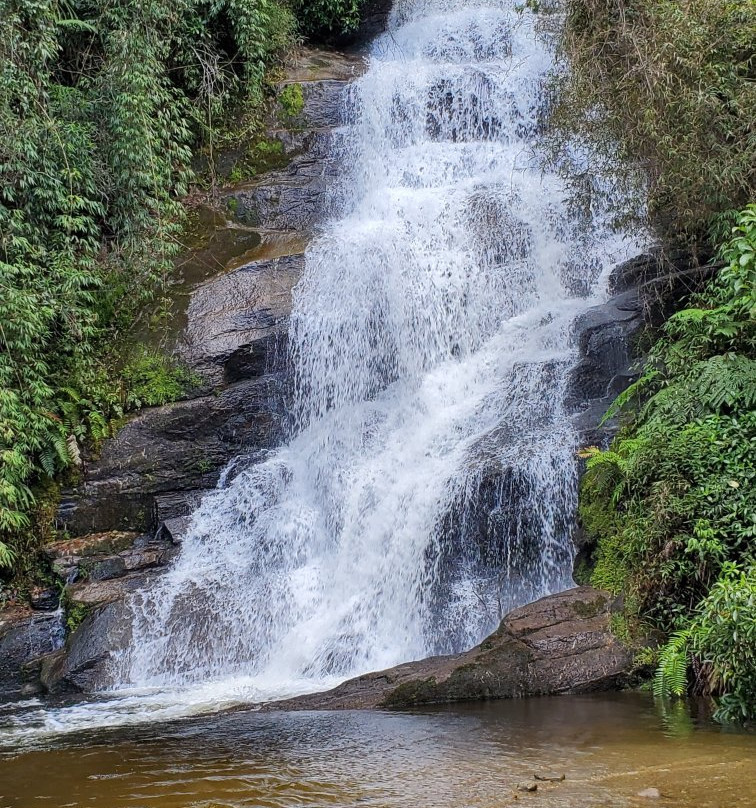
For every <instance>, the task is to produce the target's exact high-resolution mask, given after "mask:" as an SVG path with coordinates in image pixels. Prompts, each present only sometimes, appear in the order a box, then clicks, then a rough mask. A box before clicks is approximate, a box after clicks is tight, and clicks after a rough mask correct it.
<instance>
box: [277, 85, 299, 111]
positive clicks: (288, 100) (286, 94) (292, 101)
mask: <svg viewBox="0 0 756 808" xmlns="http://www.w3.org/2000/svg"><path fill="white" fill-rule="evenodd" d="M278 103H279V104H280V105H281V108H282V109H283V112H284V115H285V116H286V117H287V118H296V116H297V115H299V114H300V113H301V112H302V110H303V109H304V94H303V93H302V85H301V84H287V85H286V86H285V87H284V88H283V90H281V92H280V93H279V95H278Z"/></svg>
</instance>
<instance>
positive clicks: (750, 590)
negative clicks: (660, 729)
mask: <svg viewBox="0 0 756 808" xmlns="http://www.w3.org/2000/svg"><path fill="white" fill-rule="evenodd" d="M691 667H695V668H696V669H697V682H696V684H697V685H698V689H699V691H700V692H705V693H710V694H712V695H715V696H716V695H718V694H722V695H721V696H720V698H719V699H718V705H717V711H716V713H715V717H716V718H718V719H719V720H721V721H748V720H753V719H756V567H754V566H751V567H749V568H748V569H746V570H743V569H741V568H739V567H738V566H737V565H736V564H732V563H727V564H725V565H724V566H723V569H722V573H721V575H720V577H719V579H718V580H717V581H716V583H715V584H714V585H713V586H712V588H711V590H710V592H709V594H708V595H707V596H706V597H705V598H704V599H703V600H702V602H701V604H700V605H699V607H698V609H697V612H696V614H695V615H694V617H693V619H692V620H691V622H690V624H689V625H688V627H687V628H685V629H682V630H680V631H678V632H676V633H675V634H674V636H673V637H672V638H671V639H670V641H669V642H668V643H667V645H665V647H664V648H663V649H662V651H661V654H660V659H659V667H658V669H657V672H656V678H655V680H654V694H655V695H656V697H657V698H667V697H669V696H682V695H683V694H684V693H685V691H686V689H687V671H688V669H689V668H691Z"/></svg>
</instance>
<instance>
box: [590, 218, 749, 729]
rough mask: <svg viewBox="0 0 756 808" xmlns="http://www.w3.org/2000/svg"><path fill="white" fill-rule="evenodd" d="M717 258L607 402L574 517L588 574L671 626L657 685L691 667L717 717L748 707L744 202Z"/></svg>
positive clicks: (680, 684) (672, 686) (679, 684)
mask: <svg viewBox="0 0 756 808" xmlns="http://www.w3.org/2000/svg"><path fill="white" fill-rule="evenodd" d="M720 255H721V258H722V259H723V261H724V262H725V264H726V265H725V267H724V268H723V269H722V270H721V271H720V272H719V274H718V276H717V277H716V279H715V280H714V281H712V282H711V284H710V285H709V287H708V288H707V290H706V291H705V292H703V293H702V294H700V295H698V296H697V297H696V298H695V299H694V300H693V301H691V303H692V305H691V306H689V307H688V308H686V309H683V310H681V311H679V312H677V313H676V314H674V315H673V316H672V317H671V318H670V319H669V320H668V321H667V323H666V324H665V326H664V334H663V336H662V338H661V339H660V340H659V341H658V342H657V343H656V344H655V346H654V347H653V348H652V350H651V352H650V355H649V358H648V360H647V363H646V366H645V369H644V371H643V373H642V375H641V377H640V378H639V380H638V381H637V382H636V383H635V384H634V385H632V386H631V387H630V388H629V389H628V390H627V391H626V392H625V393H623V394H622V395H621V396H620V397H619V398H618V399H617V401H616V402H615V405H614V407H613V408H612V410H610V412H609V413H608V415H610V416H611V415H613V414H615V413H616V412H618V411H619V412H620V413H621V414H622V415H623V418H624V426H623V429H622V431H621V433H620V435H619V436H618V437H617V439H616V440H615V441H614V442H613V444H612V446H611V447H610V448H609V449H608V450H607V451H600V450H598V449H594V450H592V451H591V452H590V455H591V456H590V457H589V459H588V470H587V472H586V475H585V478H584V481H583V486H582V492H581V517H582V520H583V524H584V526H585V528H586V529H587V530H588V531H589V533H591V534H592V535H593V536H594V537H596V538H597V539H598V549H597V555H596V565H595V569H594V571H593V575H592V581H593V583H594V584H596V585H599V586H604V587H607V588H609V589H610V590H612V591H615V592H619V591H624V592H625V594H626V596H627V602H628V606H629V609H630V611H632V612H635V613H636V614H639V615H642V616H643V618H644V619H645V620H646V621H647V622H649V623H651V624H652V625H653V626H654V627H656V628H659V629H661V630H662V631H664V632H665V633H666V634H668V635H669V636H670V637H671V639H670V641H669V644H668V645H667V646H666V647H665V648H664V649H663V651H662V653H661V658H660V662H661V665H660V672H659V674H658V676H657V680H656V685H657V692H658V693H660V694H662V693H668V694H680V693H682V692H683V691H684V690H685V687H686V681H687V680H686V672H687V671H688V670H689V668H690V667H691V665H692V668H691V669H692V670H693V671H694V672H695V679H696V686H697V687H698V688H699V690H701V691H703V692H709V693H712V694H716V695H719V696H721V698H720V701H719V713H718V714H719V716H720V717H722V718H733V717H739V718H754V717H756V665H754V664H753V653H754V652H753V648H754V638H756V633H754V632H756V597H755V594H756V588H755V587H756V577H755V576H756V567H755V566H754V564H755V563H756V542H754V539H755V538H756V359H754V358H753V357H754V356H755V355H756V205H754V204H751V205H749V206H747V207H746V208H745V209H744V210H743V211H741V212H740V213H739V214H738V215H737V217H736V220H735V225H734V227H733V228H732V232H731V237H730V239H729V240H728V241H727V242H726V244H725V245H724V247H723V248H722V249H721V251H720ZM749 648H750V649H751V650H750V651H749V650H748V649H749Z"/></svg>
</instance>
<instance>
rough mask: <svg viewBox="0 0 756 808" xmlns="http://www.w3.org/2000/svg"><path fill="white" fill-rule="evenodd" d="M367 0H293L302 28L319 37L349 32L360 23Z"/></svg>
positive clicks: (308, 33)
mask: <svg viewBox="0 0 756 808" xmlns="http://www.w3.org/2000/svg"><path fill="white" fill-rule="evenodd" d="M364 2H365V0H292V8H293V9H294V13H295V14H296V16H297V19H298V20H300V22H301V26H302V30H303V32H304V33H305V34H307V35H308V36H313V37H315V38H318V39H323V38H328V37H332V36H338V35H340V34H348V33H350V32H351V31H354V30H355V28H357V26H358V25H359V23H360V13H361V11H362V6H363V5H364Z"/></svg>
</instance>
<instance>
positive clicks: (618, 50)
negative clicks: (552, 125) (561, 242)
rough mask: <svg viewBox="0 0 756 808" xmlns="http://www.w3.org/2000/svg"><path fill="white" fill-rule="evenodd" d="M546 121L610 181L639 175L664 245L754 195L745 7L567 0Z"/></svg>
mask: <svg viewBox="0 0 756 808" xmlns="http://www.w3.org/2000/svg"><path fill="white" fill-rule="evenodd" d="M567 12H568V13H567V23H566V29H565V33H564V36H563V40H562V50H563V52H564V55H565V56H566V57H567V61H568V63H569V67H570V69H569V71H567V72H565V73H564V75H563V76H562V79H561V81H560V82H559V86H558V88H557V92H558V103H557V110H556V113H555V116H556V119H557V122H558V123H560V124H561V127H558V128H561V129H562V130H564V129H566V130H567V131H568V132H569V133H575V132H577V133H579V134H581V135H583V136H585V137H586V138H587V139H588V140H589V141H590V142H591V144H592V146H593V150H594V154H595V158H594V159H597V160H600V161H601V162H602V163H603V166H604V169H605V171H606V172H607V173H608V174H609V175H610V176H612V175H613V176H615V177H618V178H624V179H625V180H627V181H628V182H630V181H632V178H633V174H634V171H635V169H640V172H639V174H640V176H641V177H642V180H643V188H642V193H643V194H644V195H647V198H648V206H649V212H650V214H651V217H652V220H653V222H654V224H655V225H656V226H657V227H658V228H661V229H662V230H663V231H664V236H665V239H666V240H667V241H678V242H680V241H683V242H688V243H691V242H702V241H703V242H705V241H707V237H708V233H709V227H710V225H711V223H712V219H713V217H714V216H716V215H717V214H718V213H721V212H722V211H725V210H732V209H740V208H742V207H743V206H744V205H746V204H748V203H749V202H752V201H753V200H754V199H755V198H756V125H755V123H754V109H756V4H754V2H753V0H567Z"/></svg>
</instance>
